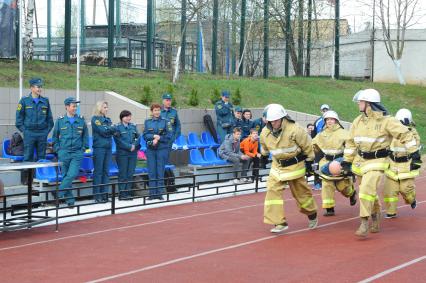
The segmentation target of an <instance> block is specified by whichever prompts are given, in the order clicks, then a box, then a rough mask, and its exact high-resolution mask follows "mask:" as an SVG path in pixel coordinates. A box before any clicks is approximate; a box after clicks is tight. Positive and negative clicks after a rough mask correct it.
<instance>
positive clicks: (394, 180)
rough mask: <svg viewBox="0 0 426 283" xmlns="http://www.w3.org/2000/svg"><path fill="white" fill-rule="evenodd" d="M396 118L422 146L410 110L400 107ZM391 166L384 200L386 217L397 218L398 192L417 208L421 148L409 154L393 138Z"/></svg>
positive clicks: (418, 144) (387, 176)
mask: <svg viewBox="0 0 426 283" xmlns="http://www.w3.org/2000/svg"><path fill="white" fill-rule="evenodd" d="M395 118H396V119H397V120H399V121H400V122H401V123H402V124H403V125H405V126H406V127H408V129H409V131H411V132H412V133H413V136H414V139H415V140H416V147H417V148H420V136H419V134H418V133H417V131H416V129H415V128H414V126H415V124H414V122H413V118H412V115H411V112H410V110H408V109H400V110H399V111H398V112H397V113H396V115H395ZM390 150H391V153H390V155H389V159H390V160H389V163H390V166H389V168H388V169H387V170H386V171H385V175H386V179H385V188H384V192H383V200H384V202H385V209H386V216H385V217H386V218H395V217H396V212H397V204H398V194H401V196H402V197H403V198H404V201H405V203H406V204H409V205H411V208H412V209H414V208H416V189H415V184H414V178H415V177H417V176H418V175H419V169H420V165H421V162H422V161H421V159H420V154H419V150H418V151H416V152H415V153H412V154H408V151H407V148H406V147H405V146H404V145H403V144H402V143H401V142H400V141H399V140H398V139H393V140H392V142H391V145H390Z"/></svg>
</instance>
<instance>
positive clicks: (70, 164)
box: [58, 150, 83, 205]
mask: <svg viewBox="0 0 426 283" xmlns="http://www.w3.org/2000/svg"><path fill="white" fill-rule="evenodd" d="M58 159H59V161H60V162H62V165H61V174H62V182H61V184H60V185H59V198H64V197H66V202H67V204H69V205H73V204H74V202H75V199H74V194H73V192H72V191H70V190H66V191H64V190H63V189H71V188H72V181H73V180H74V179H75V178H76V177H77V176H78V173H79V171H80V166H81V161H82V160H83V152H82V151H81V152H69V151H66V150H60V151H59V153H58Z"/></svg>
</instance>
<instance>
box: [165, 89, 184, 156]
mask: <svg viewBox="0 0 426 283" xmlns="http://www.w3.org/2000/svg"><path fill="white" fill-rule="evenodd" d="M172 99H173V97H172V95H171V94H170V93H165V94H163V106H162V107H161V118H163V119H166V120H167V121H169V122H170V126H171V127H172V131H171V132H172V136H171V139H170V146H169V151H170V149H171V148H172V145H173V142H174V141H175V140H176V139H177V138H178V137H179V136H180V133H181V132H180V129H181V128H180V120H179V116H178V113H177V110H176V109H175V108H173V107H172Z"/></svg>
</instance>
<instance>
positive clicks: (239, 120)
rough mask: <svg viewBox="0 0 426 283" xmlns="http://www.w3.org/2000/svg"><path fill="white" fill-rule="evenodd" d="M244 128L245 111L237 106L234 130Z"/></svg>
mask: <svg viewBox="0 0 426 283" xmlns="http://www.w3.org/2000/svg"><path fill="white" fill-rule="evenodd" d="M242 126H243V109H242V108H241V107H240V106H235V109H234V125H233V128H240V129H241V128H242Z"/></svg>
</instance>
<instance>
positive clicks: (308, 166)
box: [305, 160, 314, 176]
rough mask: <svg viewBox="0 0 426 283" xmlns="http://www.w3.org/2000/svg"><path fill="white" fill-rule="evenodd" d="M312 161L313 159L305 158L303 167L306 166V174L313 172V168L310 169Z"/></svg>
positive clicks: (309, 174) (310, 174)
mask: <svg viewBox="0 0 426 283" xmlns="http://www.w3.org/2000/svg"><path fill="white" fill-rule="evenodd" d="M312 163H314V162H313V161H308V160H305V168H306V175H307V176H312V175H313V174H314V170H313V169H312Z"/></svg>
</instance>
